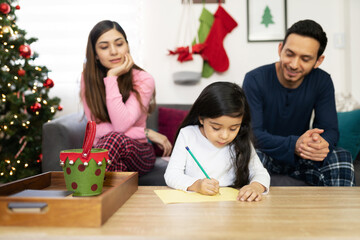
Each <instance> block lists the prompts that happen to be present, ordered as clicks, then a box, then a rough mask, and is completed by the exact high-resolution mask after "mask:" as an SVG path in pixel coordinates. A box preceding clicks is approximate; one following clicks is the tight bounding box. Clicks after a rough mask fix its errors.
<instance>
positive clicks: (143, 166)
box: [94, 132, 156, 176]
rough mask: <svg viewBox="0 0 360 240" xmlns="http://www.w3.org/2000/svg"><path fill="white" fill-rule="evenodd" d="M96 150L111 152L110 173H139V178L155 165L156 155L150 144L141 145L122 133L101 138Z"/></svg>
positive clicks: (114, 133)
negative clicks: (102, 149)
mask: <svg viewBox="0 0 360 240" xmlns="http://www.w3.org/2000/svg"><path fill="white" fill-rule="evenodd" d="M94 147H95V148H104V149H107V150H108V151H109V158H110V160H111V164H110V165H108V166H107V167H106V171H109V172H138V173H139V176H142V175H144V174H145V173H147V172H149V171H150V170H151V169H152V168H153V167H154V164H155V160H156V157H155V153H154V149H153V147H152V145H151V144H150V143H141V142H138V141H136V140H134V139H131V138H129V137H127V136H125V135H124V134H122V133H117V132H111V133H108V134H106V135H105V136H103V137H101V138H100V139H99V141H98V142H97V144H96V145H95V146H94Z"/></svg>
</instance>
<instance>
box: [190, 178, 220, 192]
mask: <svg viewBox="0 0 360 240" xmlns="http://www.w3.org/2000/svg"><path fill="white" fill-rule="evenodd" d="M187 190H190V191H194V192H197V193H201V194H204V195H210V196H212V195H216V194H218V193H219V181H218V180H216V179H213V178H211V179H207V178H204V179H199V180H197V181H196V182H194V183H193V185H191V186H190V187H188V189H187Z"/></svg>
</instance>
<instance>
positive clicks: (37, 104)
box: [30, 102, 41, 112]
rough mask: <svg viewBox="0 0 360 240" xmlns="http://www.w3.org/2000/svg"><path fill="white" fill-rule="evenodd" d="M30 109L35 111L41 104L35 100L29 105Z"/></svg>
mask: <svg viewBox="0 0 360 240" xmlns="http://www.w3.org/2000/svg"><path fill="white" fill-rule="evenodd" d="M30 109H31V111H33V112H36V111H39V110H40V109H41V104H40V103H38V102H36V103H34V104H33V105H32V106H30Z"/></svg>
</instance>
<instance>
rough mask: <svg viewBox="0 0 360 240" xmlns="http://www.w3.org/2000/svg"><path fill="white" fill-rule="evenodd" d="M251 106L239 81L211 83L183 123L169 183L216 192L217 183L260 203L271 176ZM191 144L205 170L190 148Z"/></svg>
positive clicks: (167, 171) (239, 198) (190, 189)
mask: <svg viewBox="0 0 360 240" xmlns="http://www.w3.org/2000/svg"><path fill="white" fill-rule="evenodd" d="M251 137H252V134H251V126H250V110H249V106H248V103H247V101H246V98H245V94H244V92H243V90H242V89H241V88H240V87H239V86H238V85H237V84H235V83H229V82H216V83H213V84H210V85H209V86H207V87H206V88H205V89H204V90H203V91H202V92H201V94H200V96H199V97H198V98H197V100H196V101H195V103H194V105H193V106H192V108H191V110H190V112H189V114H188V115H187V116H186V118H185V119H184V121H183V123H182V124H181V126H180V128H179V131H178V133H177V139H176V143H175V145H174V149H173V153H172V155H171V158H170V162H169V165H168V167H167V169H166V172H165V181H166V184H167V185H168V186H169V187H172V188H176V189H181V190H184V191H195V192H198V193H201V194H205V195H215V194H217V193H218V192H219V186H234V187H236V188H241V189H240V191H239V195H238V200H241V201H259V200H261V196H262V194H263V193H267V192H268V191H269V185H270V176H269V174H268V172H267V170H266V169H265V168H264V167H263V165H262V164H261V162H260V159H259V157H258V156H257V154H256V152H255V149H254V147H253V145H252V142H251ZM186 146H188V147H189V148H190V150H191V151H192V153H193V155H194V156H195V157H196V158H197V160H198V161H199V163H200V165H201V166H202V167H203V168H204V170H205V171H206V173H207V174H208V175H209V176H210V177H211V179H208V178H204V173H203V172H202V171H201V169H200V168H199V166H198V165H197V164H196V162H195V161H194V160H193V158H192V156H191V155H190V154H189V152H187V150H186V149H185V147H186Z"/></svg>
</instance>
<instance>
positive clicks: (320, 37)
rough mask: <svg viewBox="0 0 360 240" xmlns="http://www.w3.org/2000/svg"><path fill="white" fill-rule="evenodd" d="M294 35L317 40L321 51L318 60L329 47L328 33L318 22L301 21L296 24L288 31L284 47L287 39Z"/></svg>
mask: <svg viewBox="0 0 360 240" xmlns="http://www.w3.org/2000/svg"><path fill="white" fill-rule="evenodd" d="M292 33H294V34H298V35H301V36H305V37H311V38H314V39H315V40H317V41H318V42H319V44H320V47H319V50H318V53H317V58H319V57H320V56H321V55H322V54H323V53H324V51H325V48H326V45H327V37H326V33H325V32H324V30H323V29H322V27H321V26H320V24H318V23H317V22H315V21H313V20H310V19H305V20H301V21H298V22H296V23H294V24H293V25H292V26H291V27H290V28H289V29H288V30H287V31H286V35H285V38H284V41H283V45H285V43H286V40H287V38H288V37H289V35H290V34H292Z"/></svg>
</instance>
